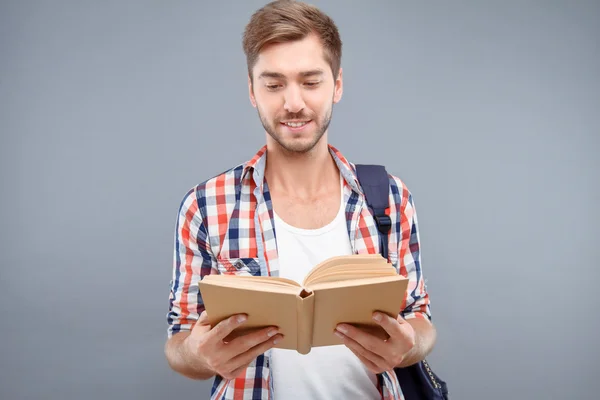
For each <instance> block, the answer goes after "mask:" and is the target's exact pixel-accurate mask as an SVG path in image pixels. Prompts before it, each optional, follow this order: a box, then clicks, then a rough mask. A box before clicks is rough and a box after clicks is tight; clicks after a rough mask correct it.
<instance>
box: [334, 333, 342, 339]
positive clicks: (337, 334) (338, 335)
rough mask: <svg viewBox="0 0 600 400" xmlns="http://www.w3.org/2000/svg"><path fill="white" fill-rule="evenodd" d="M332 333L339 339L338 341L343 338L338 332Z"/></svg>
mask: <svg viewBox="0 0 600 400" xmlns="http://www.w3.org/2000/svg"><path fill="white" fill-rule="evenodd" d="M333 333H335V336H337V337H339V338H340V339H343V338H344V335H342V334H341V333H339V332H338V331H333Z"/></svg>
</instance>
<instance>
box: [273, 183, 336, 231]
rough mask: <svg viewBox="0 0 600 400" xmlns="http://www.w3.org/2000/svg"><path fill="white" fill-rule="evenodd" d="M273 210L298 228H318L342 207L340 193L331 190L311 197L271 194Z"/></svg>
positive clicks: (327, 222)
mask: <svg viewBox="0 0 600 400" xmlns="http://www.w3.org/2000/svg"><path fill="white" fill-rule="evenodd" d="M271 200H272V204H273V210H274V211H275V213H276V214H277V215H278V216H279V218H281V219H282V220H283V221H285V222H286V223H287V224H289V225H291V226H294V227H296V228H300V229H319V228H322V227H323V226H325V225H327V224H329V223H331V221H333V220H334V218H335V217H336V215H337V214H338V212H339V211H340V207H342V199H341V193H340V192H339V191H332V192H329V193H324V194H322V195H320V196H315V197H313V198H300V197H294V196H290V195H285V194H277V193H274V194H272V197H271Z"/></svg>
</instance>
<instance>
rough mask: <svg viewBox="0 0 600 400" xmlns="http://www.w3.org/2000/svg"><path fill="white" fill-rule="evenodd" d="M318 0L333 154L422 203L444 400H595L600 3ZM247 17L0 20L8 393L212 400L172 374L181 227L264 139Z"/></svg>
mask: <svg viewBox="0 0 600 400" xmlns="http://www.w3.org/2000/svg"><path fill="white" fill-rule="evenodd" d="M315 3H316V4H318V5H320V6H321V7H322V9H323V10H324V11H326V12H328V13H330V15H331V16H332V17H334V19H335V21H336V22H337V24H338V25H339V28H340V31H341V34H342V38H343V41H344V58H343V67H344V68H345V72H344V77H345V92H344V98H343V99H342V102H341V103H340V104H339V105H338V106H337V107H336V108H335V110H334V118H333V123H332V125H331V129H330V138H331V142H332V143H333V144H334V145H336V146H338V147H339V148H340V149H341V150H342V151H343V152H344V154H345V155H346V156H347V157H348V158H349V159H351V160H352V161H354V162H379V163H385V164H386V165H387V166H388V169H389V170H390V171H391V172H393V173H394V174H396V175H398V176H400V177H401V178H402V179H403V180H404V181H405V182H406V184H407V185H408V186H409V188H410V189H411V191H412V192H413V194H414V196H415V200H416V204H417V209H418V211H419V218H420V223H421V237H422V250H423V266H424V270H425V273H426V275H427V278H428V285H429V289H430V293H431V296H432V308H433V313H434V320H435V322H436V324H437V327H438V330H439V341H438V345H437V347H436V349H435V351H434V353H433V354H432V356H431V362H432V364H433V366H434V368H435V369H436V370H437V371H438V373H439V374H440V375H441V376H442V377H443V378H444V379H446V380H447V381H448V383H449V385H450V389H451V392H452V394H453V397H452V398H453V399H506V398H511V399H542V398H544V399H565V398H568V399H593V398H597V397H598V390H597V379H598V376H599V374H600V368H599V363H600V351H599V350H598V346H597V338H598V337H599V333H598V328H599V323H598V309H597V307H598V297H597V296H596V295H595V292H596V287H597V285H598V282H597V281H598V277H599V276H598V275H599V274H598V268H597V262H598V261H597V260H598V258H599V257H598V256H599V255H600V254H599V251H598V244H597V243H596V241H597V240H598V237H599V236H600V235H599V233H600V232H599V228H598V222H599V218H598V211H597V208H596V207H595V206H596V205H597V204H598V201H599V200H600V196H599V193H600V191H599V189H598V186H599V185H598V183H599V181H600V180H599V179H598V170H599V167H600V165H599V164H600V162H599V157H598V154H597V152H598V150H599V144H600V127H599V121H598V115H599V112H600V85H599V79H598V78H599V77H598V72H599V71H600V47H599V44H598V38H599V37H600V27H599V25H598V20H599V18H600V5H599V4H598V2H597V1H596V2H594V1H552V2H550V1H495V2H491V1H470V2H468V1H453V2H446V1H437V2H409V1H401V2H399V1H377V2H369V3H367V2H358V1H356V2H348V1H341V0H338V1H334V0H329V1H325V0H323V1H318V2H315ZM262 4H263V2H262V1H244V2H241V1H239V2H234V1H220V2H217V1H211V2H200V1H196V2H192V1H177V2H171V1H169V2H166V1H144V2H142V1H103V2H89V1H88V2H81V1H52V2H42V1H39V2H35V1H16V0H15V1H8V2H7V1H3V2H2V3H1V6H0V51H1V52H0V54H1V55H0V57H1V62H0V132H1V142H0V143H1V146H0V149H1V150H0V151H1V153H0V160H1V161H0V162H1V193H2V197H1V201H2V206H1V207H0V224H1V243H2V245H1V249H0V265H1V270H0V311H1V313H2V322H1V325H0V368H1V371H0V372H1V373H0V398H2V399H7V400H17V399H52V400H58V399H109V398H110V399H114V400H116V399H165V398H184V397H185V398H198V399H206V398H208V393H209V388H210V384H209V383H208V382H194V381H191V380H187V379H185V378H182V377H180V376H178V375H176V374H175V373H174V372H171V371H170V369H169V368H168V366H167V364H166V361H165V358H164V356H163V344H164V341H165V335H166V318H165V316H166V313H167V306H168V289H169V279H170V276H171V258H172V241H173V232H174V224H175V217H176V213H177V209H178V206H179V202H180V200H181V198H182V197H183V195H184V193H185V192H186V191H187V190H188V189H189V188H190V187H192V186H193V185H195V184H196V183H198V182H200V181H202V180H204V179H206V178H208V177H211V176H213V175H215V174H217V173H219V172H221V171H223V170H225V169H227V168H229V167H231V166H233V165H235V164H237V163H239V162H243V161H245V160H246V159H248V158H249V157H251V156H252V155H253V154H254V152H255V151H256V150H257V149H258V148H259V147H260V146H261V145H262V144H263V142H264V133H263V131H262V130H261V126H260V124H259V120H258V117H257V115H256V112H255V110H254V109H253V108H252V107H251V106H250V103H249V101H248V98H247V90H246V76H245V68H246V67H245V60H244V57H243V54H242V50H241V43H240V39H241V32H242V30H243V27H244V25H245V24H246V22H247V21H248V18H249V17H250V15H251V13H252V12H253V11H254V10H255V9H256V8H258V7H259V6H260V5H262ZM232 144H235V146H233V145H232Z"/></svg>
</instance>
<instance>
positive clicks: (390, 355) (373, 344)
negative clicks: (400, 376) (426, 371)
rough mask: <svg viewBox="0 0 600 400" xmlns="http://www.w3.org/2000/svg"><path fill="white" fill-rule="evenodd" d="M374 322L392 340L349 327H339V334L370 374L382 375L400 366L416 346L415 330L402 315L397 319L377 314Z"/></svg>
mask: <svg viewBox="0 0 600 400" xmlns="http://www.w3.org/2000/svg"><path fill="white" fill-rule="evenodd" d="M373 319H374V320H375V322H376V323H377V324H378V325H380V326H381V327H382V328H383V329H385V331H386V332H387V333H388V335H389V336H390V337H389V339H387V340H382V339H381V338H379V337H376V336H374V335H372V334H370V333H367V332H364V331H363V330H361V329H359V328H356V327H354V326H351V325H348V324H339V325H338V326H337V327H336V331H335V334H336V335H337V336H338V337H339V338H340V339H342V342H343V343H344V345H346V347H348V348H349V349H350V351H352V352H353V353H354V354H355V355H356V356H357V357H358V358H359V359H360V361H362V363H363V364H364V365H365V366H366V367H367V368H368V369H369V371H371V372H373V373H375V374H379V373H382V372H384V371H390V370H393V369H394V368H395V367H397V366H398V365H400V363H401V362H402V360H404V357H405V356H406V355H407V354H408V352H409V351H410V350H411V349H412V348H413V347H414V345H415V331H414V329H413V327H412V326H411V325H410V324H409V323H408V322H406V321H405V320H404V318H402V317H401V316H398V318H396V319H394V318H392V317H390V316H388V315H386V314H383V313H374V314H373Z"/></svg>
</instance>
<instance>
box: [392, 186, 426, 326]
mask: <svg viewBox="0 0 600 400" xmlns="http://www.w3.org/2000/svg"><path fill="white" fill-rule="evenodd" d="M406 193H407V196H408V199H407V201H406V202H405V205H404V207H403V209H402V210H401V213H402V215H401V233H402V237H401V240H400V242H399V245H400V249H399V252H398V254H399V261H400V273H401V274H402V275H404V276H407V277H408V279H409V281H408V289H407V294H406V298H405V303H404V307H403V311H402V316H403V317H404V318H405V319H410V318H426V319H429V320H431V310H430V304H429V303H430V301H429V294H428V293H427V285H426V284H425V278H424V276H423V270H422V268H421V248H420V247H421V245H420V238H419V227H418V225H419V224H418V220H417V211H416V208H415V205H414V201H413V197H412V195H411V194H410V192H408V190H407V191H406Z"/></svg>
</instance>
